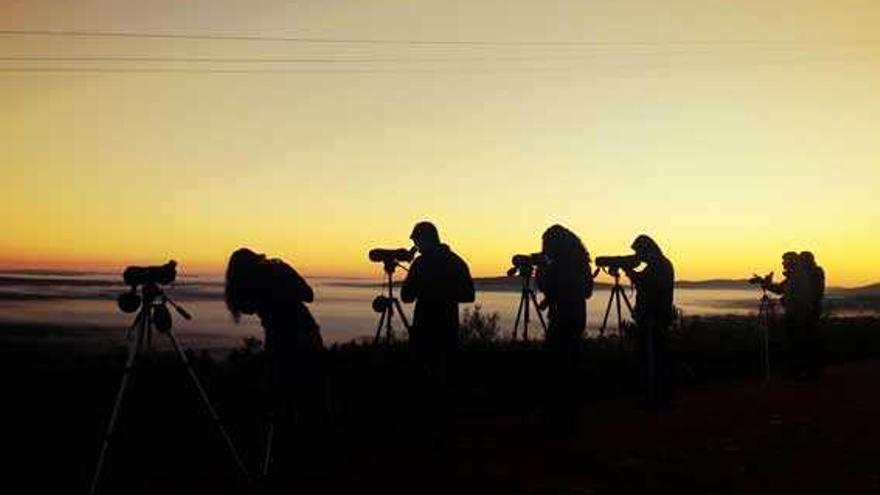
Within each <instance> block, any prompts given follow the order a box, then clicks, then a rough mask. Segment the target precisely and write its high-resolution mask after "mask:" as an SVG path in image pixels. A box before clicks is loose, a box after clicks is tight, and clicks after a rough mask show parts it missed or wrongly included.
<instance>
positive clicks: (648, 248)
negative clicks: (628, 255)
mask: <svg viewBox="0 0 880 495" xmlns="http://www.w3.org/2000/svg"><path fill="white" fill-rule="evenodd" d="M630 247H631V248H632V250H633V251H635V253H636V257H637V258H638V259H639V260H640V261H646V260H650V259H654V258H658V257H660V256H663V251H661V250H660V246H658V245H657V243H656V242H654V239H651V238H650V237H649V236H647V235H645V234H641V235H639V236H638V237H636V239H635V240H634V241H633V243H632V246H630Z"/></svg>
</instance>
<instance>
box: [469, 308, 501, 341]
mask: <svg viewBox="0 0 880 495" xmlns="http://www.w3.org/2000/svg"><path fill="white" fill-rule="evenodd" d="M482 309H483V308H482V306H480V305H479V304H477V305H475V306H474V309H473V310H471V309H470V308H468V309H465V310H464V312H463V313H462V318H461V339H462V341H464V342H478V343H489V342H495V341H496V340H497V339H498V337H499V336H500V334H501V329H500V328H499V327H498V319H499V314H498V312H497V311H496V312H494V313H491V314H485V313H483V312H482Z"/></svg>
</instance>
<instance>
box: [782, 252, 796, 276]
mask: <svg viewBox="0 0 880 495" xmlns="http://www.w3.org/2000/svg"><path fill="white" fill-rule="evenodd" d="M798 258H799V256H798V254H797V253H796V252H794V251H787V252H785V253H783V254H782V268H783V270H784V271H785V272H790V271H792V270H794V268H795V266H797V264H798V261H799V260H798Z"/></svg>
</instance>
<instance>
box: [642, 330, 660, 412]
mask: <svg viewBox="0 0 880 495" xmlns="http://www.w3.org/2000/svg"><path fill="white" fill-rule="evenodd" d="M642 332H644V333H645V347H647V349H645V352H646V355H647V357H648V403H649V404H650V405H652V406H653V405H655V404H656V403H657V360H656V356H655V355H654V322H653V320H649V321H648V322H647V323H646V324H645V327H644V328H642Z"/></svg>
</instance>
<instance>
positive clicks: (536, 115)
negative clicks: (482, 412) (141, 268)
mask: <svg viewBox="0 0 880 495" xmlns="http://www.w3.org/2000/svg"><path fill="white" fill-rule="evenodd" d="M474 3H475V2H449V1H428V0H421V1H416V2H404V1H390V0H389V1H373V2H357V3H336V2H315V3H300V2H296V3H289V2H276V1H268V0H267V1H261V2H228V1H220V2H216V1H210V2H209V1H207V0H200V1H193V2H187V3H186V7H185V8H184V7H181V4H180V3H179V2H174V1H170V0H168V1H157V2H133V1H128V0H124V1H110V0H104V1H84V2H76V3H58V2H36V1H34V2H27V1H24V2H15V3H11V4H4V5H3V6H2V7H0V9H2V10H3V12H2V13H0V31H2V30H5V31H9V30H64V31H101V32H108V31H111V32H139V33H187V34H196V35H199V34H211V35H241V36H263V37H285V38H292V37H298V38H321V39H326V40H336V41H337V42H335V43H302V42H294V41H289V40H288V41H277V40H276V41H269V40H263V41H253V40H251V41H247V40H243V39H239V40H217V39H214V40H205V39H179V38H178V39H162V38H143V37H140V38H118V37H72V36H34V35H31V36H23V35H14V34H10V33H8V32H7V33H6V34H0V58H2V59H0V108H2V109H3V112H2V113H0V135H2V136H4V142H3V144H2V146H0V167H2V168H3V176H4V179H5V180H4V184H3V194H2V197H0V227H2V230H3V232H4V233H5V235H4V237H3V238H2V239H0V266H7V267H8V266H56V267H106V268H112V269H116V268H118V267H120V266H123V265H126V264H129V263H159V262H162V261H164V260H165V259H167V258H172V257H173V258H175V259H177V260H178V261H179V262H180V263H181V266H182V268H183V269H184V270H190V271H211V272H218V271H221V270H222V269H223V265H224V262H225V260H226V257H227V256H228V254H229V253H230V252H231V251H232V250H233V249H235V248H236V247H239V246H242V245H247V246H251V247H253V248H255V249H258V250H262V251H265V252H267V253H269V254H271V255H274V256H281V257H283V258H285V259H288V260H290V261H292V262H293V263H295V264H296V265H297V266H298V267H299V268H300V269H301V270H302V271H303V272H305V273H309V274H323V275H352V276H371V275H376V274H378V271H379V268H378V267H377V266H375V265H372V264H370V263H369V262H367V260H366V251H367V250H368V249H369V248H371V247H375V246H398V245H400V246H402V245H405V244H406V242H407V237H408V234H409V230H410V228H411V226H412V224H413V223H415V222H416V221H418V220H421V219H432V220H434V221H436V222H437V224H438V225H439V227H440V229H441V234H442V235H443V236H444V237H445V238H446V239H447V240H448V241H449V243H450V244H451V245H452V246H453V248H454V249H456V250H457V251H459V252H460V253H461V254H462V255H463V256H464V257H465V258H466V259H468V260H469V262H470V264H471V266H472V268H473V271H474V273H475V274H477V275H498V274H501V273H503V271H504V270H505V269H506V268H507V263H508V261H509V258H510V255H511V254H513V253H514V252H521V251H530V250H535V249H537V248H538V246H539V239H540V235H541V232H542V231H543V229H544V228H546V227H547V226H549V225H550V224H552V223H554V222H561V223H563V224H565V225H567V226H569V227H570V228H572V229H573V230H575V231H576V232H578V233H579V234H580V235H581V237H582V238H583V240H584V242H585V243H586V244H587V246H588V248H589V249H590V251H591V252H592V253H593V254H610V253H622V252H626V251H627V250H628V245H629V243H630V242H631V240H632V238H633V237H634V236H635V235H636V234H638V233H641V232H647V233H650V234H652V235H653V236H654V237H655V238H656V239H657V240H658V241H659V242H660V244H661V245H662V246H663V247H664V248H665V249H666V250H667V251H668V253H669V255H670V257H671V258H672V259H673V261H674V262H675V263H676V267H677V272H678V276H679V278H682V279H684V278H687V279H700V278H714V277H737V278H741V277H744V276H747V275H749V274H751V273H752V272H753V271H758V272H765V271H769V270H771V269H775V268H778V264H779V263H778V262H779V255H780V254H781V253H782V252H783V251H786V250H790V249H794V250H802V249H811V250H813V251H814V252H815V253H816V256H817V258H818V260H819V262H820V263H821V264H823V265H824V266H825V267H826V270H827V272H828V278H829V282H830V283H832V284H837V285H859V284H865V283H870V282H875V281H877V280H880V269H878V267H880V254H878V247H880V233H878V230H877V219H878V218H880V202H878V200H877V198H876V195H877V193H876V190H877V185H878V184H880V167H878V157H880V140H878V139H877V136H878V135H880V121H878V119H877V118H876V116H877V115H880V84H878V83H880V37H878V36H877V34H876V32H875V31H876V26H878V25H880V4H878V3H877V2H873V1H839V2H807V1H801V2H799V1H780V0H776V1H773V0H766V1H760V2H759V1H746V2H735V3H734V2H731V3H720V2H705V1H698V0H692V1H683V0H679V1H670V2H664V7H663V8H662V9H660V8H658V7H657V6H656V2H650V1H647V0H644V1H610V0H609V1H597V2H576V1H566V2H562V1H558V2H541V3H540V5H539V4H537V3H534V2H510V1H507V2H501V1H489V2H478V4H479V5H473V4H474ZM376 39H383V40H421V41H425V40H434V41H464V40H470V41H474V40H478V41H483V42H486V41H488V42H492V43H484V44H481V43H470V44H467V43H465V44H448V43H445V44H444V43H438V44H411V43H410V44H407V43H385V44H371V43H364V42H363V41H368V40H376ZM339 40H348V42H346V43H340V42H338V41H339ZM358 40H359V41H358ZM554 41H570V42H576V43H573V44H552V43H551V44H547V42H554ZM597 41H599V42H601V43H599V44H591V43H593V42H597ZM40 57H54V58H53V59H52V60H45V59H44V60H37V58H40ZM71 57H72V58H71ZM114 57H115V58H117V60H113V58H114ZM119 57H124V58H127V59H128V60H118V58H119ZM222 58H227V59H228V58H235V59H237V60H238V61H227V62H224V61H222V60H220V61H218V59H222ZM62 59H64V60H62ZM181 59H186V60H181ZM194 59H202V61H197V60H194ZM266 59H273V60H274V61H266ZM205 60H208V61H205ZM279 60H282V61H279ZM47 69H52V70H50V71H47Z"/></svg>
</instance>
